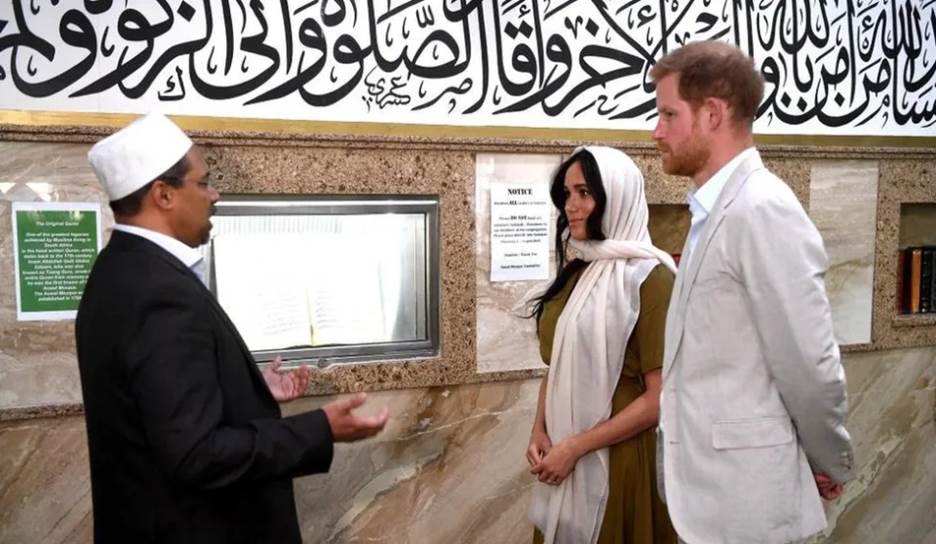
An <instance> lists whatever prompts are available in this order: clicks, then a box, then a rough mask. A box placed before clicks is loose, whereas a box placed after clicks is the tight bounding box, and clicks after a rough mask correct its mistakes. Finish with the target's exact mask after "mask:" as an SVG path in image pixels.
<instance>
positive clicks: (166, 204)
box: [147, 179, 175, 210]
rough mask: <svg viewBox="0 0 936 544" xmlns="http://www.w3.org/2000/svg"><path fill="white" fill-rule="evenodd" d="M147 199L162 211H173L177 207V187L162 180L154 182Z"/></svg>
mask: <svg viewBox="0 0 936 544" xmlns="http://www.w3.org/2000/svg"><path fill="white" fill-rule="evenodd" d="M147 197H148V198H149V199H150V200H151V201H152V202H153V205H154V206H156V208H157V209H160V210H171V209H172V208H173V207H174V206H175V187H173V186H172V185H169V184H168V183H166V182H165V181H163V180H161V179H157V180H156V181H154V182H153V186H152V187H150V190H149V194H148V195H147Z"/></svg>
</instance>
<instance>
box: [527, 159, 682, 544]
mask: <svg viewBox="0 0 936 544" xmlns="http://www.w3.org/2000/svg"><path fill="white" fill-rule="evenodd" d="M581 149H584V150H585V151H588V152H589V153H591V155H592V156H593V157H594V158H595V161H596V162H597V163H598V170H599V171H600V172H601V181H602V184H603V185H604V190H605V194H606V196H607V202H606V205H605V209H604V215H603V216H602V218H601V230H602V232H603V233H604V235H605V236H606V237H607V239H606V240H601V241H598V240H587V241H578V240H574V239H573V240H570V241H569V244H570V245H571V246H572V247H573V248H574V249H575V250H576V251H577V252H578V253H579V256H580V258H582V259H583V260H585V261H589V263H590V264H589V265H588V267H587V268H585V271H584V272H583V273H582V275H581V277H580V278H579V280H578V283H576V285H575V288H574V289H573V291H572V294H571V295H570V296H569V300H568V302H567V303H566V305H565V308H564V309H563V310H562V314H561V315H560V316H559V320H558V322H557V323H556V333H555V337H554V339H553V346H552V357H551V359H550V363H549V376H548V380H549V381H548V386H547V389H546V405H545V409H546V414H545V416H546V429H547V432H548V434H549V439H550V440H551V441H552V443H553V444H554V445H555V444H558V443H559V442H561V441H562V440H564V439H566V438H568V437H570V436H572V435H574V434H578V433H581V432H584V431H587V430H589V429H591V428H592V427H594V426H595V425H597V424H598V423H600V422H602V421H605V420H606V419H608V418H609V417H610V415H611V399H612V397H613V396H614V390H615V388H616V387H617V384H618V380H619V378H620V376H621V370H622V369H623V366H624V350H625V348H626V346H627V342H628V339H629V338H630V335H631V332H632V331H633V329H634V325H635V324H636V322H637V316H638V315H639V313H640V286H641V284H642V283H643V282H644V280H645V279H646V278H647V276H648V275H649V274H650V271H651V270H653V268H654V267H655V266H656V265H657V264H658V263H662V264H663V265H665V266H666V267H667V268H669V269H670V270H672V271H673V272H675V271H676V265H675V264H674V262H673V259H672V257H670V255H669V254H668V253H666V252H664V251H662V250H660V249H659V248H657V247H654V246H653V244H652V242H651V241H650V232H649V231H648V230H647V220H648V216H649V212H648V209H647V198H646V195H645V194H644V180H643V176H642V175H641V173H640V170H639V169H638V168H637V165H635V164H634V161H632V160H631V159H630V157H628V156H627V155H625V154H624V153H623V152H621V151H619V150H617V149H612V148H609V147H584V148H579V149H576V150H575V152H576V153H578V151H579V150H581ZM607 496H608V449H607V448H602V449H600V450H598V451H595V452H592V453H589V454H587V455H585V456H583V457H582V458H580V459H579V460H578V463H577V464H576V465H575V470H574V471H572V473H571V474H569V476H568V477H567V478H566V479H565V480H564V481H563V482H562V483H561V484H560V485H558V486H550V485H546V484H543V483H537V484H535V485H534V488H533V498H532V501H531V504H530V519H531V521H533V523H534V524H535V525H536V526H537V527H538V528H539V529H540V531H542V533H543V535H544V537H545V541H546V544H552V543H557V544H583V543H584V544H588V543H592V544H593V543H594V542H596V541H597V540H598V534H599V532H600V531H601V521H602V519H603V517H604V510H605V504H606V502H607Z"/></svg>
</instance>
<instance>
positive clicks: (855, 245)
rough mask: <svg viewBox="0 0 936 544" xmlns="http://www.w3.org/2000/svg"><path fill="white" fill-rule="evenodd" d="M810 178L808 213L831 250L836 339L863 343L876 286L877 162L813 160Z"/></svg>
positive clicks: (830, 286)
mask: <svg viewBox="0 0 936 544" xmlns="http://www.w3.org/2000/svg"><path fill="white" fill-rule="evenodd" d="M809 178H810V183H809V215H810V217H812V219H813V221H815V223H816V227H817V228H818V229H819V232H820V233H822V239H823V241H824V242H825V247H826V252H827V253H828V254H829V272H828V273H827V274H826V278H825V284H826V291H827V292H828V294H829V300H830V302H831V304H832V321H833V322H834V324H835V339H836V340H837V341H838V343H839V344H867V343H869V342H871V314H872V312H871V303H872V299H873V297H872V294H873V293H872V292H873V289H874V233H875V231H876V230H877V196H878V166H877V162H876V161H829V160H825V161H817V162H815V163H814V164H813V167H812V172H811V173H810V176H809Z"/></svg>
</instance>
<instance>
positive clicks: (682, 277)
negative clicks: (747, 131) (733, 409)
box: [663, 151, 764, 379]
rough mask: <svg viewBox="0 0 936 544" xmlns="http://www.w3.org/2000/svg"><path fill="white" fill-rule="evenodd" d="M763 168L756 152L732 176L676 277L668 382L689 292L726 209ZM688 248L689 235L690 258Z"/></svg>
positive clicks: (670, 315) (666, 363)
mask: <svg viewBox="0 0 936 544" xmlns="http://www.w3.org/2000/svg"><path fill="white" fill-rule="evenodd" d="M763 167H764V163H763V162H762V161H761V158H760V154H759V153H757V152H756V151H755V152H754V154H752V155H751V156H750V157H748V158H747V159H745V160H744V161H742V162H741V164H739V165H738V167H737V168H736V169H735V171H734V173H732V174H731V177H730V178H728V182H727V183H726V184H725V187H724V188H723V189H722V191H721V194H719V195H718V199H717V200H716V201H715V205H714V206H713V207H712V212H711V214H710V215H709V217H708V219H707V220H706V221H705V227H704V228H703V229H702V232H701V233H700V234H699V239H698V240H697V241H696V245H695V248H693V249H692V251H690V252H688V253H689V256H688V257H689V258H688V259H686V260H685V264H684V266H685V269H683V268H680V269H679V271H678V273H677V274H676V282H675V284H674V286H673V294H672V297H671V304H672V305H673V306H674V307H673V306H671V308H670V311H669V313H668V314H667V320H666V334H665V336H666V342H665V344H666V349H665V352H666V357H665V359H664V361H663V378H664V379H665V378H666V375H667V374H669V371H670V369H671V368H672V366H673V361H674V360H675V358H676V353H677V352H678V350H679V345H680V343H681V342H682V336H683V329H684V327H685V314H686V304H687V303H688V301H689V293H691V292H692V287H693V285H694V284H695V280H696V277H698V275H699V269H700V268H701V267H702V262H703V261H704V260H705V254H706V252H707V251H708V247H709V244H710V243H711V242H712V238H714V235H715V232H717V231H718V228H719V226H721V222H722V221H724V219H725V213H726V210H727V209H728V207H729V206H730V205H731V203H732V202H733V201H734V199H735V197H736V196H738V192H740V190H741V188H742V187H743V186H744V184H745V183H746V182H747V180H748V178H749V177H750V176H751V174H752V173H753V172H755V171H756V170H760V169H762V168H763ZM688 248H689V237H688V236H687V237H686V243H685V245H684V246H683V255H686V253H687V251H686V250H687V249H688ZM681 264H682V263H681Z"/></svg>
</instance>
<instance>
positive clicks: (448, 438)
mask: <svg viewBox="0 0 936 544" xmlns="http://www.w3.org/2000/svg"><path fill="white" fill-rule="evenodd" d="M845 369H846V373H847V375H848V391H849V398H850V403H851V414H850V418H849V424H848V428H849V430H850V431H851V433H852V436H853V439H854V443H855V448H856V462H857V464H858V467H859V469H858V478H857V479H856V480H855V481H853V482H851V483H850V484H849V485H848V486H847V487H846V491H845V493H844V495H843V496H842V497H841V498H840V499H839V500H837V501H835V502H833V503H829V504H828V507H827V512H828V515H829V523H830V525H829V528H828V530H827V531H826V533H827V536H824V537H822V538H817V539H816V541H818V542H829V543H837V544H839V543H840V544H861V543H869V544H877V543H890V542H899V543H901V544H924V543H931V542H934V541H936V525H934V523H933V508H934V507H936V448H933V444H934V443H936V422H934V403H936V394H934V387H936V348H913V349H899V350H890V351H882V352H870V353H850V354H846V356H845ZM537 387H538V381H537V380H535V379H529V380H515V381H510V382H499V383H487V384H471V385H463V386H454V387H433V388H420V389H408V390H404V391H386V392H379V393H373V394H372V396H371V399H370V400H371V403H372V408H373V409H376V408H377V407H378V406H380V405H387V406H389V407H390V410H391V411H392V413H393V417H392V419H391V422H390V424H389V425H388V428H387V429H386V430H385V431H384V432H383V433H382V434H381V435H380V436H378V437H377V438H375V439H372V440H369V441H367V442H364V443H361V444H357V445H353V446H344V445H341V446H339V447H338V448H337V450H336V456H335V461H334V463H333V465H332V470H331V473H330V474H328V475H319V476H309V477H305V478H299V479H297V480H296V483H295V489H296V498H297V503H298V508H299V514H300V516H299V517H300V521H301V524H302V532H303V535H304V538H305V542H306V543H307V544H315V543H336V544H337V543H357V542H359V543H366V542H387V543H391V542H392V543H394V544H406V543H411V544H435V543H438V544H455V543H459V544H461V543H478V544H498V543H503V544H513V543H522V542H528V538H529V536H530V534H531V531H532V528H531V525H530V524H529V522H528V521H527V520H526V507H527V503H528V497H529V489H530V485H531V484H532V481H533V480H532V477H531V476H530V475H529V474H528V472H527V469H526V462H525V460H524V458H523V452H524V450H525V449H526V444H527V438H528V436H529V430H530V425H531V424H532V420H533V410H534V406H535V399H536V392H537ZM328 400H330V398H328V397H319V398H309V399H304V400H301V401H297V402H296V403H294V404H293V405H291V406H289V408H288V411H290V412H293V411H301V410H305V409H309V408H312V407H314V406H318V405H321V404H322V403H324V402H326V401H328ZM0 459H2V460H3V462H2V463H0V543H2V544H19V543H25V542H44V543H49V544H59V543H62V544H65V543H68V544H84V543H90V542H91V531H92V522H91V495H90V483H89V477H88V459H87V449H86V443H85V431H84V422H83V420H82V418H81V417H80V416H69V417H60V418H53V419H34V420H20V421H12V422H5V423H0Z"/></svg>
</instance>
